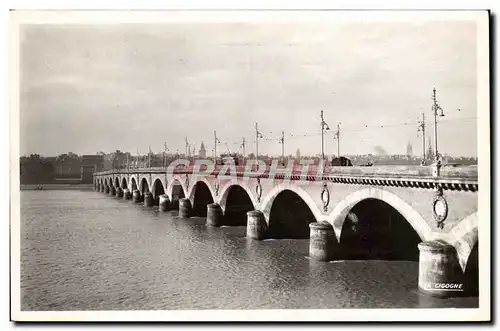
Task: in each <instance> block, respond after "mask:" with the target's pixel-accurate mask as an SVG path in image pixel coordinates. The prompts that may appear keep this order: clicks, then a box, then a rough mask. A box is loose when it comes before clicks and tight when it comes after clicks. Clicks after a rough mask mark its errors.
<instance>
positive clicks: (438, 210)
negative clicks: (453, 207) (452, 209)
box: [432, 195, 448, 229]
mask: <svg viewBox="0 0 500 331" xmlns="http://www.w3.org/2000/svg"><path fill="white" fill-rule="evenodd" d="M432 212H433V214H434V219H435V220H436V222H437V227H438V229H443V228H444V221H445V220H446V217H447V216H448V203H447V202H446V199H445V198H444V197H443V196H442V195H436V196H435V197H434V201H433V202H432Z"/></svg>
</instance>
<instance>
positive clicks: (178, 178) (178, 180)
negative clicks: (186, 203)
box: [167, 174, 188, 201]
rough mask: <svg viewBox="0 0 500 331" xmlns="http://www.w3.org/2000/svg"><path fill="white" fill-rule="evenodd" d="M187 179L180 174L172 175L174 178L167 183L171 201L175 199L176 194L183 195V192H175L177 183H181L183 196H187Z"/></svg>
mask: <svg viewBox="0 0 500 331" xmlns="http://www.w3.org/2000/svg"><path fill="white" fill-rule="evenodd" d="M185 183H186V182H185V180H184V179H183V178H182V177H181V176H180V175H179V174H174V175H173V176H172V180H170V181H169V182H168V185H167V195H168V197H169V198H170V199H171V201H174V195H181V194H180V193H181V192H174V186H175V185H180V187H181V191H182V198H184V197H185V196H186V192H187V191H188V190H187V187H186V185H185Z"/></svg>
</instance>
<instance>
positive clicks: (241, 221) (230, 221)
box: [223, 184, 254, 226]
mask: <svg viewBox="0 0 500 331" xmlns="http://www.w3.org/2000/svg"><path fill="white" fill-rule="evenodd" d="M251 210H254V207H253V203H252V200H251V199H250V197H249V196H248V193H247V192H246V191H245V189H243V188H242V187H241V186H240V185H237V184H236V185H232V186H231V187H230V188H229V191H228V193H227V199H226V208H225V212H224V221H223V224H224V225H234V226H240V225H246V224H247V212H249V211H251Z"/></svg>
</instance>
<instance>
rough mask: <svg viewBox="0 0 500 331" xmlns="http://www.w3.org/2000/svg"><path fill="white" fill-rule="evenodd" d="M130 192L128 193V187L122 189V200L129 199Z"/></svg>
mask: <svg viewBox="0 0 500 331" xmlns="http://www.w3.org/2000/svg"><path fill="white" fill-rule="evenodd" d="M131 197H132V194H130V190H129V189H128V188H126V189H124V190H123V200H130V198H131Z"/></svg>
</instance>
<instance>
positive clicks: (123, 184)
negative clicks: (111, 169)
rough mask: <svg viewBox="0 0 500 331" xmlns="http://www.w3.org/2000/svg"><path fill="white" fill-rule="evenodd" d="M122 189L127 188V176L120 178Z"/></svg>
mask: <svg viewBox="0 0 500 331" xmlns="http://www.w3.org/2000/svg"><path fill="white" fill-rule="evenodd" d="M121 187H122V189H126V188H128V184H127V178H125V177H123V178H122V186H121Z"/></svg>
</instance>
